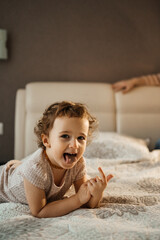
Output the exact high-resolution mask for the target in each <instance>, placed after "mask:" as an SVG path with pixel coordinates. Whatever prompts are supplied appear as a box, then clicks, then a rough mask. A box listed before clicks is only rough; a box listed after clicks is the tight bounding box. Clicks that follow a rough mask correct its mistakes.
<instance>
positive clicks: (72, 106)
mask: <svg viewBox="0 0 160 240" xmlns="http://www.w3.org/2000/svg"><path fill="white" fill-rule="evenodd" d="M64 116H67V117H69V118H72V117H77V118H86V119H88V121H89V131H88V139H87V144H88V143H90V142H91V140H92V133H93V132H94V131H95V130H96V129H97V127H98V121H97V119H96V118H95V117H94V116H92V115H91V114H90V113H89V111H88V109H87V107H86V106H85V105H84V104H81V103H74V102H69V101H62V102H56V103H54V104H51V105H50V106H49V107H48V108H47V109H46V110H45V111H44V113H43V116H42V118H41V119H40V120H39V121H38V123H37V125H36V126H35V128H34V133H35V134H36V136H37V144H38V147H41V148H43V149H45V146H44V145H43V142H42V138H41V136H42V134H45V135H47V136H49V132H50V130H51V129H52V127H53V124H54V121H55V119H56V118H57V117H64Z"/></svg>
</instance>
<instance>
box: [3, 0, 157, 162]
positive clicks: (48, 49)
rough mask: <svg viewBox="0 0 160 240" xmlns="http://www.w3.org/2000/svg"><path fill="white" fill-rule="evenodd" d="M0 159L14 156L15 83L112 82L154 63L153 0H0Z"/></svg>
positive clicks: (150, 68)
mask: <svg viewBox="0 0 160 240" xmlns="http://www.w3.org/2000/svg"><path fill="white" fill-rule="evenodd" d="M0 28H4V29H7V30H8V42H7V45H8V52H9V58H8V60H6V61H4V60H0V82H1V85H0V103H1V107H0V122H3V123H4V135H3V136H0V162H1V163H2V162H6V161H7V160H9V159H12V158H13V147H14V107H15V94H16V90H17V89H18V88H24V87H25V85H26V84H27V83H28V82H32V81H95V82H108V83H113V82H115V81H117V80H121V79H127V78H131V77H134V76H140V75H144V74H151V73H157V72H159V70H160V1H159V0H108V1H107V0H0Z"/></svg>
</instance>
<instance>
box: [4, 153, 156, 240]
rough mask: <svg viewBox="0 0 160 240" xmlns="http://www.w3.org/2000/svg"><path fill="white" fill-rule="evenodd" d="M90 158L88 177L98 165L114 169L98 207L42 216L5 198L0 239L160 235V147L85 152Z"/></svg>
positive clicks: (105, 168) (109, 171)
mask: <svg viewBox="0 0 160 240" xmlns="http://www.w3.org/2000/svg"><path fill="white" fill-rule="evenodd" d="M86 164H87V172H88V175H89V176H90V177H92V176H95V175H98V170H97V167H98V166H101V167H102V168H103V170H104V171H105V173H106V174H108V173H112V174H113V175H114V178H113V179H112V180H111V181H110V183H109V184H108V187H107V189H106V190H105V193H104V197H103V200H102V203H101V205H100V208H96V209H85V208H82V209H78V210H76V211H73V212H71V213H69V214H68V215H66V216H63V217H57V218H47V219H38V218H35V217H32V216H31V215H30V212H29V208H28V206H27V205H23V204H18V203H2V204H0V239H21V240H22V239H65V240H66V239H86V240H88V239H99V240H100V239H114V240H120V239H121V240H123V239H127V240H129V239H136V240H137V239H155V240H156V239H157V240H158V239H160V150H155V151H153V152H151V153H148V154H147V157H146V158H142V159H136V160H135V159H134V160H133V161H132V159H128V160H126V159H120V158H119V159H118V158H116V159H102V158H92V159H90V158H86ZM72 191H73V190H72V189H71V190H70V192H68V195H69V194H71V192H72Z"/></svg>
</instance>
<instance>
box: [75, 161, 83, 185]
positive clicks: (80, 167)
mask: <svg viewBox="0 0 160 240" xmlns="http://www.w3.org/2000/svg"><path fill="white" fill-rule="evenodd" d="M85 175H86V164H85V160H84V158H82V159H81V160H79V162H78V163H77V166H76V175H75V181H77V180H79V179H81V178H83V177H84V176H85Z"/></svg>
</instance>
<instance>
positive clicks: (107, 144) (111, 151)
mask: <svg viewBox="0 0 160 240" xmlns="http://www.w3.org/2000/svg"><path fill="white" fill-rule="evenodd" d="M147 141H148V140H147ZM147 141H145V140H143V139H138V138H134V137H129V136H126V135H122V134H118V133H115V132H99V134H98V136H97V137H96V138H95V139H94V140H93V141H92V143H91V144H90V145H88V146H87V148H86V151H85V153H84V157H86V158H107V159H124V160H129V159H131V160H137V159H141V158H147V157H148V155H149V149H148V147H147V143H148V142H147Z"/></svg>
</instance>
